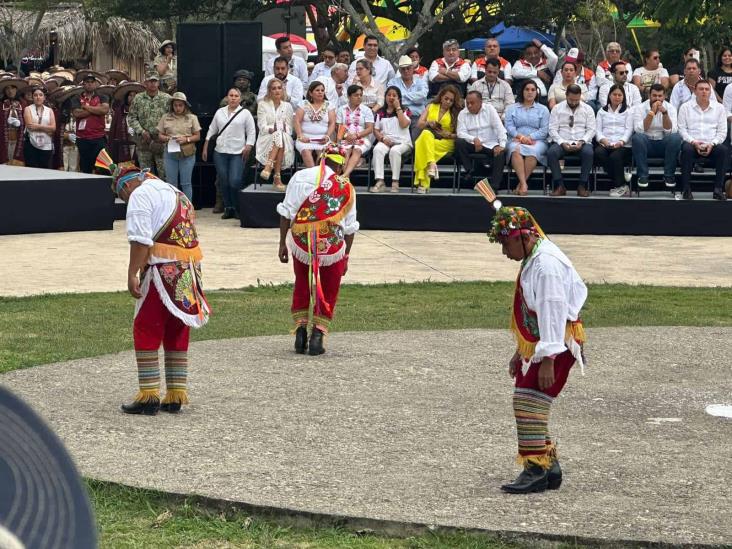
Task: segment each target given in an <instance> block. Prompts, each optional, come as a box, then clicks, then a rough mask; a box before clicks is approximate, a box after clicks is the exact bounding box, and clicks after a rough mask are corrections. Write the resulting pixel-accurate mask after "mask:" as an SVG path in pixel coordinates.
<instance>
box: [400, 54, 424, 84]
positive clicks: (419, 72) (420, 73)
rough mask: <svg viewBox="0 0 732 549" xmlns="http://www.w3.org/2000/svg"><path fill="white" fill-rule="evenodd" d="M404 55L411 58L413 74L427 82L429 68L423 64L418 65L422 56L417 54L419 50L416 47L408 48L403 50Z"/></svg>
mask: <svg viewBox="0 0 732 549" xmlns="http://www.w3.org/2000/svg"><path fill="white" fill-rule="evenodd" d="M405 55H406V56H407V57H409V58H410V59H411V60H412V63H414V76H416V77H417V78H424V81H425V82H427V75H428V73H429V69H428V68H427V67H425V66H423V65H420V62H421V61H422V57H421V56H420V55H419V50H418V49H417V48H409V49H408V50H407V51H406V52H405Z"/></svg>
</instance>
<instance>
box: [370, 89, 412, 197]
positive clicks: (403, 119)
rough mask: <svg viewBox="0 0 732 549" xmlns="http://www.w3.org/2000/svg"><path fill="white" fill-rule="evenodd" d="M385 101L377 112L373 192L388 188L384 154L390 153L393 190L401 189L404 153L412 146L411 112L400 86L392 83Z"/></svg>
mask: <svg viewBox="0 0 732 549" xmlns="http://www.w3.org/2000/svg"><path fill="white" fill-rule="evenodd" d="M384 100H385V102H386V103H385V105H384V106H383V107H382V108H381V109H379V111H378V112H377V113H376V124H375V125H374V136H375V137H376V141H377V143H376V145H375V146H374V175H375V176H376V183H375V184H374V186H373V187H371V192H374V193H379V192H381V191H383V190H384V188H385V187H386V184H385V183H384V157H385V156H386V154H387V153H388V154H389V162H390V164H391V192H393V193H398V192H399V173H400V172H401V170H402V155H404V154H405V153H407V152H409V151H411V150H412V148H413V147H412V138H411V136H410V134H409V124H410V122H411V120H410V118H409V117H410V114H411V113H410V112H409V109H407V110H404V109H402V92H401V90H400V89H399V88H397V87H396V86H389V87H388V88H387V90H386V94H385V95H384Z"/></svg>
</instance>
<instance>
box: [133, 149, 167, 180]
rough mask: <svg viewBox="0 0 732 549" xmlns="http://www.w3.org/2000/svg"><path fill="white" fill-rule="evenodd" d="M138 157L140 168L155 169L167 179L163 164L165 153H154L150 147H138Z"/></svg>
mask: <svg viewBox="0 0 732 549" xmlns="http://www.w3.org/2000/svg"><path fill="white" fill-rule="evenodd" d="M137 159H138V160H139V162H140V168H142V169H143V170H144V169H145V168H149V169H151V170H152V169H153V168H154V171H155V173H156V174H157V176H158V177H159V178H160V179H162V180H163V181H165V166H164V164H163V153H162V151H161V152H159V153H154V152H153V151H151V150H150V149H149V148H148V147H137Z"/></svg>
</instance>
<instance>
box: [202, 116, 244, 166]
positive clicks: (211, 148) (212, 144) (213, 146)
mask: <svg viewBox="0 0 732 549" xmlns="http://www.w3.org/2000/svg"><path fill="white" fill-rule="evenodd" d="M243 110H244V108H243V107H239V110H238V111H236V112H235V113H234V116H232V117H231V118H229V121H228V122H227V123H226V124H224V127H223V128H221V130H219V131H218V132H216V133H215V134H213V135H212V136H211V137H210V139H209V140H208V148H207V149H206V154H207V155H208V158H213V153H214V151H215V150H216V140H217V139H218V138H219V136H220V135H221V134H222V133H224V130H225V129H226V128H228V127H229V124H231V123H232V122H233V121H234V118H236V117H237V116H239V113H240V112H242V111H243Z"/></svg>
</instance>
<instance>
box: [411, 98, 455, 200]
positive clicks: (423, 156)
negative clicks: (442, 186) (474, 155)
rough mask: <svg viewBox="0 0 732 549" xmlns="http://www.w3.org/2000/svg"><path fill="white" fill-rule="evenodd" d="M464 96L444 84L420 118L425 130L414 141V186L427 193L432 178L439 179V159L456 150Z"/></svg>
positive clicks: (419, 124) (419, 121) (419, 126)
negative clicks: (457, 127) (457, 130)
mask: <svg viewBox="0 0 732 549" xmlns="http://www.w3.org/2000/svg"><path fill="white" fill-rule="evenodd" d="M462 108H463V98H462V96H461V95H460V90H458V89H457V88H456V87H455V86H453V85H447V86H443V87H442V89H440V93H439V94H437V97H435V98H434V99H433V100H432V103H430V104H429V105H427V108H426V109H425V110H424V112H422V116H420V117H419V120H418V121H417V127H418V128H419V129H420V130H423V131H422V133H421V134H420V135H419V137H418V138H417V140H416V141H415V142H414V186H415V187H417V192H418V193H419V194H425V193H426V192H427V190H428V189H429V187H430V179H439V177H440V174H439V172H438V171H437V161H438V160H440V158H442V157H443V156H445V155H446V154H452V152H453V151H454V150H455V138H456V137H457V136H456V134H455V127H456V125H457V118H458V113H459V112H460V111H461V110H462Z"/></svg>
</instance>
